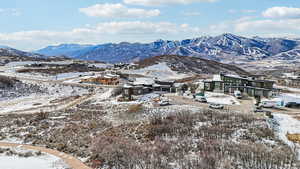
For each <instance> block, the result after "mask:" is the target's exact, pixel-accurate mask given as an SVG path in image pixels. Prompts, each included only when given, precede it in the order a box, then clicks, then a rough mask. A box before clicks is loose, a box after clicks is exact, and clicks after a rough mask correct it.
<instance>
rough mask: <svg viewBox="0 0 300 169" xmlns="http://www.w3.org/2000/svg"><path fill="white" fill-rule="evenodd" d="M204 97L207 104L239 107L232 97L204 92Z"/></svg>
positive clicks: (238, 103)
mask: <svg viewBox="0 0 300 169" xmlns="http://www.w3.org/2000/svg"><path fill="white" fill-rule="evenodd" d="M205 97H206V99H207V102H208V103H217V104H223V105H240V102H239V101H238V100H237V99H236V98H235V97H233V96H230V95H225V94H223V93H212V92H205Z"/></svg>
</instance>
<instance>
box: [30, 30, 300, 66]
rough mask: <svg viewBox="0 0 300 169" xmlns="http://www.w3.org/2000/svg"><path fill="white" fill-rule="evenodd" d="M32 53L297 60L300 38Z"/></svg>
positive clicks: (226, 37) (229, 38) (227, 37)
mask: <svg viewBox="0 0 300 169" xmlns="http://www.w3.org/2000/svg"><path fill="white" fill-rule="evenodd" d="M34 53H38V54H42V55H46V56H61V55H64V56H67V57H71V58H75V59H81V60H96V61H104V62H111V63H115V62H132V61H139V60H143V59H145V58H149V57H152V56H159V55H180V56H193V57H200V58H205V59H210V60H215V61H221V62H224V63H231V62H234V61H244V62H248V61H256V60H263V59H276V60H298V59H300V41H299V40H296V39H288V38H261V37H253V38H247V37H242V36H236V35H233V34H228V33H226V34H222V35H219V36H214V37H213V36H203V37H199V38H194V39H185V40H182V41H170V40H157V41H155V42H152V43H127V42H122V43H118V44H114V43H107V44H100V45H79V44H62V45H58V46H49V47H46V48H43V49H40V50H37V51H34Z"/></svg>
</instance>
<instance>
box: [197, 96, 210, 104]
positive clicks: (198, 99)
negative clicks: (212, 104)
mask: <svg viewBox="0 0 300 169" xmlns="http://www.w3.org/2000/svg"><path fill="white" fill-rule="evenodd" d="M195 101H197V102H201V103H207V99H206V98H205V97H196V98H195Z"/></svg>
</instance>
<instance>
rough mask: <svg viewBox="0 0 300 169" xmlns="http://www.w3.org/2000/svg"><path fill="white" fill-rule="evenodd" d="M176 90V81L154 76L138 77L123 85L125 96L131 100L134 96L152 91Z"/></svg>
mask: <svg viewBox="0 0 300 169" xmlns="http://www.w3.org/2000/svg"><path fill="white" fill-rule="evenodd" d="M154 91H156V92H176V87H175V86H174V81H161V80H154V79H152V78H136V79H135V80H134V81H133V82H129V83H127V84H125V85H124V86H123V92H122V93H123V97H124V98H125V99H127V100H131V99H132V96H137V95H144V94H148V93H151V92H154Z"/></svg>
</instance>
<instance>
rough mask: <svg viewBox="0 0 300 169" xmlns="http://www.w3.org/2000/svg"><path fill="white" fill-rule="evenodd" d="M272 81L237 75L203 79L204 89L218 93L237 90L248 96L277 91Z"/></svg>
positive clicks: (269, 93)
mask: <svg viewBox="0 0 300 169" xmlns="http://www.w3.org/2000/svg"><path fill="white" fill-rule="evenodd" d="M274 83H275V82H274V81H271V80H263V79H257V78H256V77H240V76H237V75H226V74H219V75H214V77H213V79H212V80H206V81H204V90H205V91H212V92H220V93H234V91H236V90H239V91H240V92H242V93H247V94H248V95H249V96H253V97H256V96H260V97H267V98H268V97H271V96H272V95H273V94H274V93H277V92H279V90H278V89H274V88H273V85H274Z"/></svg>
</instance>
